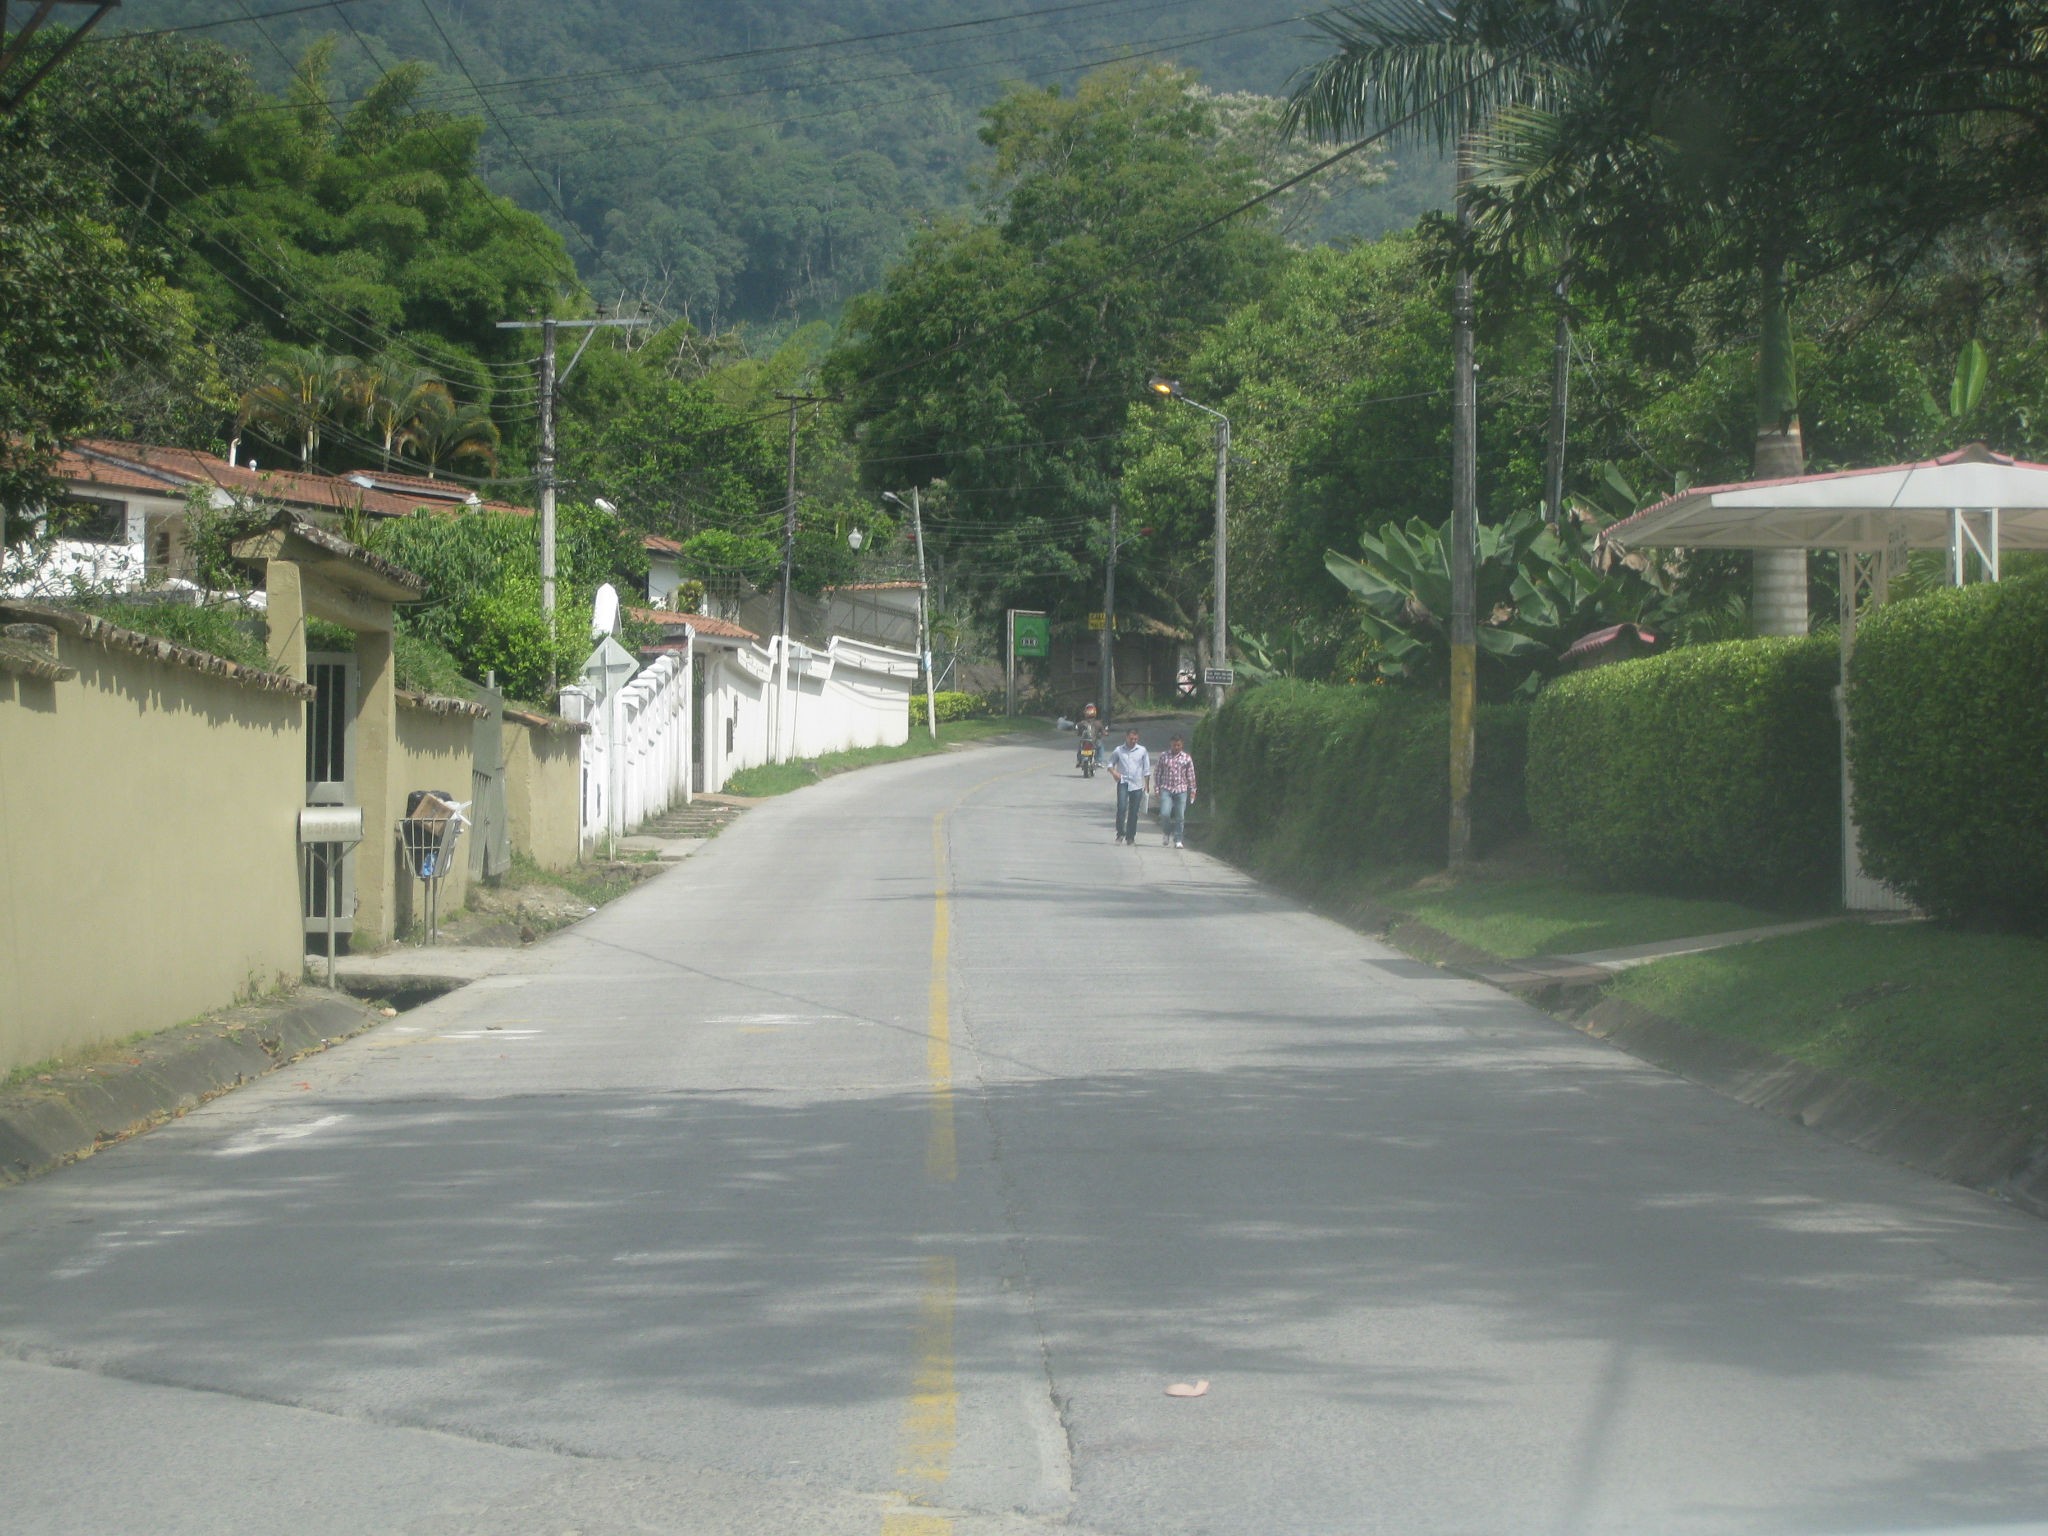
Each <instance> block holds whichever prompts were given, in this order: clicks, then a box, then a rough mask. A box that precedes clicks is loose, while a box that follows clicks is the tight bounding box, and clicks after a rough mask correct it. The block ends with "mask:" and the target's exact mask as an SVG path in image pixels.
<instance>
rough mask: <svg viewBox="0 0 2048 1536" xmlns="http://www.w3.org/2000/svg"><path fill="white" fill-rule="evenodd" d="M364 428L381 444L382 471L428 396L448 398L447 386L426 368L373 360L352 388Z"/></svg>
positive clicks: (383, 357)
mask: <svg viewBox="0 0 2048 1536" xmlns="http://www.w3.org/2000/svg"><path fill="white" fill-rule="evenodd" d="M351 393H352V397H353V400H354V403H355V405H356V407H357V409H359V410H360V411H361V412H362V413H363V416H362V419H363V425H364V426H365V427H366V428H368V429H369V431H370V432H371V433H372V434H374V435H375V436H376V438H377V439H378V441H379V442H380V443H382V444H383V448H384V464H383V467H384V468H385V469H389V468H390V467H391V459H392V455H393V454H394V453H396V452H397V451H398V447H399V444H400V442H401V441H402V440H403V439H404V438H405V437H406V436H407V434H408V433H409V432H410V431H411V430H412V428H413V425H414V423H416V422H417V421H418V420H419V418H420V414H421V412H422V411H423V410H424V409H426V401H427V399H428V397H429V396H440V397H444V398H447V399H449V401H450V403H451V404H452V403H453V399H452V396H450V395H449V391H448V386H447V385H446V384H444V383H443V382H442V381H441V380H440V379H439V378H437V377H436V376H435V375H434V374H433V373H431V372H429V371H428V370H427V369H425V368H421V367H418V366H416V365H414V364H411V363H407V362H404V361H402V360H400V359H397V358H393V357H391V356H389V355H388V354H387V355H385V356H382V357H374V358H372V359H370V361H369V362H367V363H365V364H364V365H363V367H362V368H361V369H359V370H358V371H357V373H356V376H355V380H354V387H353V389H352V392H351Z"/></svg>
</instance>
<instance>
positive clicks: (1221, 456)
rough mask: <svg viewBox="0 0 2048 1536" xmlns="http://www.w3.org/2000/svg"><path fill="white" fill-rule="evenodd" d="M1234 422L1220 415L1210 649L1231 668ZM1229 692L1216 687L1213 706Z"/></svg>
mask: <svg viewBox="0 0 2048 1536" xmlns="http://www.w3.org/2000/svg"><path fill="white" fill-rule="evenodd" d="M1229 513H1230V418H1229V417H1228V416H1225V415H1224V414H1223V413H1222V412H1221V411H1218V412H1217V413H1216V632H1215V635H1214V637H1213V639H1212V640H1211V641H1210V648H1211V649H1212V650H1213V651H1214V653H1215V656H1216V665H1217V666H1219V667H1227V666H1229V665H1230V661H1229V656H1230V622H1229V577H1230V516H1229ZM1225 691H1226V690H1225V689H1224V687H1223V685H1222V684H1221V683H1218V684H1217V685H1216V688H1215V691H1214V692H1213V693H1212V694H1211V696H1210V703H1211V704H1212V705H1213V706H1214V707H1215V708H1217V709H1221V708H1222V707H1223V695H1224V693H1225Z"/></svg>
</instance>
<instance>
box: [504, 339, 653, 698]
mask: <svg viewBox="0 0 2048 1536" xmlns="http://www.w3.org/2000/svg"><path fill="white" fill-rule="evenodd" d="M653 323H654V322H653V321H652V320H648V319H644V318H637V317H636V318H634V319H630V320H627V319H617V320H606V319H603V318H599V319H596V320H557V319H555V318H554V317H553V316H550V317H548V318H547V319H545V320H500V321H499V322H498V329H499V330H501V331H539V332H540V461H539V462H538V463H537V464H536V465H535V466H534V478H535V479H536V480H538V481H539V482H540V611H541V612H542V613H543V614H545V615H547V621H548V642H549V643H548V692H549V693H550V694H552V693H553V692H554V691H555V683H556V681H557V679H556V677H555V648H554V639H555V406H556V403H557V402H556V400H555V394H556V392H557V391H558V390H559V389H560V388H561V386H562V382H563V380H565V379H567V378H568V377H569V374H570V372H571V371H572V370H574V368H575V367H576V365H577V363H579V362H581V361H582V360H583V348H584V347H587V346H589V345H590V338H591V337H592V336H594V335H596V334H597V331H598V328H599V327H601V326H615V325H624V326H633V325H652V324H653ZM564 328H566V329H569V330H581V331H583V332H584V337H583V341H582V344H581V345H580V346H578V347H577V348H576V355H575V356H574V357H572V358H570V359H569V366H568V367H567V368H564V369H563V370H562V372H561V375H560V376H559V377H557V376H556V373H555V332H556V331H558V330H561V329H564Z"/></svg>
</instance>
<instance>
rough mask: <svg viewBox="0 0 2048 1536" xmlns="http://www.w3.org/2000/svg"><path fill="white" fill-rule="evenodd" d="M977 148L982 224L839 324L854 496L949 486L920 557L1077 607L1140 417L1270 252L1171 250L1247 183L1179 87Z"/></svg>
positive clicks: (1144, 84)
mask: <svg viewBox="0 0 2048 1536" xmlns="http://www.w3.org/2000/svg"><path fill="white" fill-rule="evenodd" d="M982 137H983V139H984V140H985V141H986V142H987V143H988V145H989V146H990V148H991V149H992V150H993V151H994V156H995V169H994V173H993V176H992V179H991V182H990V185H989V188H988V193H987V197H986V199H985V201H984V203H983V206H982V209H981V212H980V216H979V217H978V218H977V219H975V220H972V221H965V220H963V221H950V222H947V223H944V224H941V225H938V226H936V227H934V228H933V229H931V230H929V231H926V232H925V233H923V234H922V235H920V236H919V237H918V238H917V239H916V240H915V241H913V242H912V246H911V249H910V252H909V254H908V256H907V257H906V259H905V260H904V262H903V263H901V264H900V265H899V266H897V267H896V268H894V269H893V270H892V271H891V273H890V275H889V279H888V281H887V283H886V284H885V286H884V287H883V289H882V290H881V291H880V292H879V293H876V294H873V295H869V296H867V297H864V298H862V299H860V300H857V301H856V302H855V303H854V304H853V305H852V306H850V307H849V309H848V313H847V322H846V326H845V330H844V332H843V333H842V339H841V343H840V345H839V346H838V348H836V349H835V351H834V353H833V356H832V357H831V359H830V360H829V361H828V363H827V366H826V371H825V377H826V379H827V381H828V382H829V383H830V384H831V385H832V386H833V387H834V388H835V389H837V390H838V391H839V392H841V393H844V394H845V395H846V396H847V397H848V408H847V417H848V420H849V422H850V423H851V424H852V426H853V429H854V431H855V433H856V440H857V441H858V442H859V444H860V447H861V457H862V464H863V468H862V476H863V481H864V483H865V484H866V485H867V486H869V487H870V488H871V489H873V490H880V489H883V488H885V487H889V486H901V485H902V484H903V483H904V482H905V481H915V482H921V483H930V482H931V481H934V480H941V479H942V480H944V481H945V482H946V486H947V494H946V496H945V497H944V498H939V499H935V500H934V503H933V515H932V518H931V526H930V534H931V538H932V540H933V542H934V544H935V546H937V547H938V548H939V549H940V550H942V551H953V552H958V553H960V554H962V555H963V556H964V555H967V554H969V553H970V552H971V555H972V558H973V560H974V561H975V563H976V565H977V566H978V567H979V576H978V580H977V584H978V586H979V588H980V589H981V590H982V591H983V592H984V593H985V594H986V595H987V596H988V597H989V598H990V599H991V600H994V601H1002V600H1005V599H1008V598H1013V597H1018V596H1022V595H1025V594H1031V595H1036V596H1040V597H1045V598H1046V600H1047V601H1054V602H1058V603H1060V605H1061V606H1068V607H1078V605H1079V603H1080V601H1082V599H1081V598H1080V597H1079V596H1078V595H1073V596H1069V595H1068V594H1069V593H1073V592H1076V589H1075V588H1074V586H1073V583H1074V582H1075V581H1076V579H1077V578H1079V577H1081V576H1083V575H1084V573H1086V574H1090V575H1092V573H1093V571H1094V570H1095V569H1096V567H1097V560H1096V546H1097V545H1098V543H1099V541H1100V540H1101V538H1102V534H1101V532H1100V525H1101V524H1102V522H1103V521H1104V519H1105V518H1106V516H1107V513H1108V510H1109V503H1110V501H1111V500H1112V499H1113V497H1114V496H1115V494H1116V481H1117V471H1118V467H1119V465H1118V459H1119V452H1118V447H1117V441H1116V440H1117V435H1118V431H1119V429H1120V427H1121V426H1122V424H1123V421H1124V419H1125V417H1126V415H1127V414H1128V412H1129V411H1130V409H1131V406H1132V403H1133V402H1134V401H1137V400H1139V399H1140V397H1141V396H1142V394H1143V391H1144V386H1145V381H1146V379H1147V378H1148V377H1149V376H1151V375H1153V374H1157V373H1176V372H1178V371H1180V369H1181V368H1182V366H1183V365H1184V364H1185V362H1186V360H1187V359H1188V358H1189V357H1190V356H1191V355H1192V354H1193V353H1194V352H1195V350H1196V349H1197V347H1198V346H1199V344H1200V339H1201V336H1202V335H1203V333H1204V331H1205V330H1206V329H1207V328H1208V327H1209V326H1211V325H1213V324H1215V323H1216V322H1217V321H1218V320H1220V319H1221V318H1222V317H1223V316H1224V315H1225V314H1226V313H1228V311H1229V310H1230V308H1232V307H1233V306H1234V305H1235V304H1236V303H1237V302H1240V301H1241V300H1243V299H1246V298H1249V297H1251V296H1253V295H1254V294H1256V293H1258V292H1259V291H1261V290H1262V289H1263V288H1264V287H1265V285H1266V284H1267V283H1268V282H1269V281H1270V279H1271V276H1272V273H1273V271H1274V270H1275V268H1276V267H1277V266H1278V265H1279V263H1280V262H1281V260H1282V247H1281V245H1280V243H1279V241H1278V239H1277V237H1276V236H1275V235H1274V234H1273V233H1272V232H1271V231H1270V230H1269V229H1267V228H1266V227H1265V226H1264V221H1263V220H1261V219H1259V218H1257V217H1247V218H1241V219H1237V220H1233V221H1229V222H1226V223H1223V224H1220V225H1218V226H1217V227H1214V228H1211V229H1208V230H1206V231H1205V232H1203V233H1201V234H1199V235H1195V236H1193V237H1191V238H1180V237H1182V236H1184V235H1185V234H1186V232H1187V231H1189V230H1192V229H1195V228H1197V227H1198V226H1201V225H1203V224H1205V223H1207V222H1209V221H1213V220H1215V219H1217V218H1218V217H1219V216H1220V215H1222V214H1224V213H1225V212H1227V211H1228V210H1230V209H1231V208H1233V207H1235V206H1236V205H1237V204H1239V203H1241V202H1242V201H1243V200H1244V199H1245V198H1246V197H1247V196H1248V195H1249V194H1250V193H1251V192H1252V191H1253V189H1254V188H1255V186H1256V184H1257V183H1256V167H1255V166H1254V164H1253V163H1252V161H1251V159H1250V157H1249V156H1248V155H1247V154H1246V153H1245V152H1244V150H1243V148H1242V145H1241V142H1231V141H1229V140H1226V139H1225V138H1224V137H1223V135H1222V131H1221V128H1220V126H1219V120H1218V116H1217V112H1216V109H1215V107H1214V104H1213V103H1212V102H1211V101H1210V100H1209V99H1207V98H1206V97H1205V96H1204V95H1203V94H1202V93H1201V92H1200V91H1198V90H1197V89H1196V87H1195V86H1194V83H1193V81H1192V80H1191V79H1190V78H1189V77H1187V76H1186V75H1183V74H1181V73H1179V72H1177V71H1174V70H1171V69H1166V68H1156V67H1155V68H1151V69H1140V68H1136V67H1119V68H1114V69H1109V70H1103V71H1100V72H1098V73H1096V74H1094V75H1091V76H1089V77H1088V78H1087V79H1086V80H1084V81H1083V82H1082V83H1081V85H1080V86H1079V87H1078V88H1077V89H1076V91H1075V92H1074V93H1073V94H1072V95H1071V96H1067V95H1062V94H1060V93H1058V92H1056V91H1040V90H1018V91H1015V92H1012V93H1011V94H1010V95H1008V96H1006V97H1004V98H1003V99H1002V100H1001V101H1000V102H998V103H997V104H996V105H995V106H993V107H991V108H990V109H989V110H988V112H987V113H986V115H985V122H984V126H983V130H982ZM1181 558H1184V559H1187V560H1188V563H1190V564H1192V563H1194V561H1195V560H1196V559H1198V558H1199V555H1198V553H1197V551H1196V550H1193V549H1187V550H1183V551H1182V552H1181ZM1063 589H1064V590H1063ZM1051 592H1058V593H1059V594H1060V596H1059V598H1057V599H1055V598H1052V597H1050V596H1048V594H1049V593H1051Z"/></svg>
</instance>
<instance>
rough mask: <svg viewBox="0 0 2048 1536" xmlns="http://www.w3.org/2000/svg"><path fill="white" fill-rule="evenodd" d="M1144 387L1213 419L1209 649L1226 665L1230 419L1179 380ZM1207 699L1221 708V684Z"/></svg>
mask: <svg viewBox="0 0 2048 1536" xmlns="http://www.w3.org/2000/svg"><path fill="white" fill-rule="evenodd" d="M1145 387H1146V388H1147V389H1149V390H1151V391H1152V393H1153V394H1155V395H1158V396H1160V397H1161V398H1162V399H1167V400H1178V401H1179V402H1180V403H1181V404H1182V405H1192V406H1193V407H1194V408H1195V409H1196V410H1198V411H1200V412H1201V413H1202V414H1203V415H1205V416H1214V417H1215V418H1216V625H1215V633H1214V635H1213V637H1212V638H1211V640H1210V643H1209V645H1210V650H1211V651H1212V652H1214V654H1215V658H1216V661H1215V664H1216V665H1217V666H1219V667H1221V666H1224V665H1226V664H1227V663H1228V661H1229V657H1230V626H1229V609H1228V605H1227V602H1226V598H1227V589H1228V578H1229V572H1230V557H1229V540H1230V528H1229V519H1228V511H1229V505H1230V503H1229V490H1230V418H1229V417H1228V416H1226V415H1224V414H1223V413H1222V412H1221V411H1217V410H1211V409H1210V408H1209V407H1208V406H1206V405H1204V404H1202V402H1201V401H1199V400H1190V399H1189V398H1188V397H1187V395H1186V394H1184V393H1183V392H1182V390H1181V387H1180V380H1179V379H1166V378H1158V377H1154V378H1153V379H1152V380H1151V381H1150V382H1149V383H1148V384H1147V385H1146V386H1145ZM1209 699H1210V703H1211V705H1212V706H1213V707H1215V708H1217V709H1221V708H1222V707H1223V685H1222V684H1221V683H1218V684H1217V685H1216V686H1215V687H1214V688H1213V689H1212V690H1211V692H1210V695H1209Z"/></svg>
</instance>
